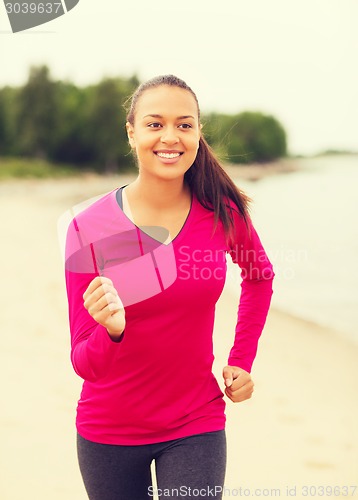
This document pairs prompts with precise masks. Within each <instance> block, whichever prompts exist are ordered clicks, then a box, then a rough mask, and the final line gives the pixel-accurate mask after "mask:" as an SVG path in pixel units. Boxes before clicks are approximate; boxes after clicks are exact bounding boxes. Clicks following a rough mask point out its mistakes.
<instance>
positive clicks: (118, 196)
mask: <svg viewBox="0 0 358 500" xmlns="http://www.w3.org/2000/svg"><path fill="white" fill-rule="evenodd" d="M126 185H127V184H126ZM126 185H124V186H121V187H119V188H117V189H115V190H114V191H113V192H112V195H113V196H112V200H113V201H114V202H115V205H116V209H117V210H119V211H120V213H121V215H122V216H123V217H124V218H125V219H126V221H127V222H129V223H130V224H132V226H133V228H136V229H137V231H139V232H140V233H143V234H144V235H145V236H146V237H149V238H151V239H153V240H155V241H157V242H158V243H161V244H162V245H165V246H168V245H171V244H177V243H178V241H180V240H181V239H182V238H183V237H184V235H185V234H186V232H187V231H188V229H189V226H190V224H191V220H192V218H193V214H194V211H195V206H196V199H195V196H194V194H193V193H192V194H191V202H190V208H189V212H188V215H187V216H186V219H185V221H184V223H183V225H182V227H181V229H180V231H179V232H178V233H177V234H176V235H175V236H174V238H172V239H170V241H169V242H168V243H163V242H161V241H159V240H157V239H156V238H154V237H153V236H151V235H150V234H148V233H147V232H146V231H144V230H143V229H142V228H141V226H137V225H136V224H135V223H134V222H133V221H132V220H131V219H130V218H129V217H128V216H127V214H126V213H125V212H124V211H123V204H122V200H123V198H122V191H123V189H124V188H125V187H126ZM153 227H154V226H153ZM164 229H166V228H164ZM168 233H169V231H168Z"/></svg>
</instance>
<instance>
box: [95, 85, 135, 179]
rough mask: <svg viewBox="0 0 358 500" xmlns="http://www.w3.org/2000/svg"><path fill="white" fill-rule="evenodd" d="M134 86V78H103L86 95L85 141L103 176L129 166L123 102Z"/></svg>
mask: <svg viewBox="0 0 358 500" xmlns="http://www.w3.org/2000/svg"><path fill="white" fill-rule="evenodd" d="M136 86H137V80H136V78H135V77H133V78H131V79H129V80H128V79H121V78H106V79H103V80H102V81H101V82H100V83H99V84H98V85H96V86H94V87H92V88H91V89H90V91H89V99H88V108H87V117H88V126H87V127H86V138H87V142H88V143H90V144H91V145H92V148H93V149H92V152H93V160H94V162H95V163H96V164H97V165H98V167H99V168H100V169H104V171H106V172H113V171H116V170H117V169H118V168H119V167H123V166H125V165H128V163H131V159H130V157H129V156H128V153H129V146H128V141H127V136H126V132H125V128H124V124H125V111H124V108H123V102H124V100H125V99H126V98H127V97H128V95H130V94H131V93H132V92H133V90H134V88H135V87H136Z"/></svg>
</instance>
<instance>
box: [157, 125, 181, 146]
mask: <svg viewBox="0 0 358 500" xmlns="http://www.w3.org/2000/svg"><path fill="white" fill-rule="evenodd" d="M160 140H161V142H164V143H166V144H175V143H177V142H179V138H178V134H177V130H176V129H175V128H174V127H166V128H164V129H163V132H162V135H161V138H160Z"/></svg>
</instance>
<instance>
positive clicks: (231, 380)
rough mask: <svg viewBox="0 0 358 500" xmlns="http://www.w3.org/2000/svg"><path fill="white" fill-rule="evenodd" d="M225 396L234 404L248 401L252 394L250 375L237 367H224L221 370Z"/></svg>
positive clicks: (252, 385)
mask: <svg viewBox="0 0 358 500" xmlns="http://www.w3.org/2000/svg"><path fill="white" fill-rule="evenodd" d="M223 377H224V381H225V394H226V395H227V397H228V398H230V399H231V401H233V402H234V403H240V402H242V401H245V400H246V399H250V398H251V396H252V393H253V392H254V383H253V381H252V378H251V375H250V373H248V372H247V371H245V370H243V369H242V368H239V367H237V366H225V368H224V369H223Z"/></svg>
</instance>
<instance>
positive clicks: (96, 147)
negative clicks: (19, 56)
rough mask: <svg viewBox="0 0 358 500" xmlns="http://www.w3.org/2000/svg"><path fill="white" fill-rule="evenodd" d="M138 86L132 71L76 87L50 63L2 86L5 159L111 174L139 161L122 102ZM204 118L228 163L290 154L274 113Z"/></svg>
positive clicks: (0, 132)
mask: <svg viewBox="0 0 358 500" xmlns="http://www.w3.org/2000/svg"><path fill="white" fill-rule="evenodd" d="M139 83H140V82H139V80H138V78H137V76H135V75H134V76H132V77H130V78H121V77H118V78H104V79H102V80H101V81H100V82H98V83H97V84H95V85H88V86H85V87H78V86H76V85H75V84H74V83H71V82H68V81H55V80H54V79H53V78H52V77H51V74H50V70H49V68H48V67H47V66H45V65H44V66H37V67H36V66H35V67H31V68H30V70H29V75H28V79H27V82H26V83H25V84H24V85H23V86H21V87H10V86H6V87H3V88H1V89H0V156H12V157H19V156H21V157H29V158H42V159H46V160H49V161H53V162H56V163H64V164H71V165H73V166H74V167H75V168H78V169H81V168H82V169H85V168H88V167H91V168H94V169H97V170H98V171H105V172H115V171H119V170H122V169H127V168H128V167H129V166H133V163H134V161H133V158H132V155H131V154H130V150H129V146H128V141H127V136H126V131H125V127H124V124H125V115H126V112H125V109H124V107H123V104H124V102H125V101H126V100H127V98H128V96H130V95H131V94H132V93H133V91H134V90H135V89H136V87H137V86H138V84H139ZM202 122H203V124H204V127H203V133H204V135H205V137H206V139H207V141H208V142H209V144H210V145H211V146H212V147H213V149H214V150H215V151H216V152H217V154H218V155H219V157H220V158H221V159H222V160H223V161H226V162H230V163H252V162H268V161H272V160H275V159H277V158H280V157H283V156H285V155H286V154H287V139H286V132H285V130H284V128H283V126H282V125H281V124H280V123H279V121H278V120H277V119H276V118H274V117H273V116H269V115H265V114H263V113H259V112H250V111H246V112H242V113H239V114H235V115H225V114H220V113H210V114H207V115H204V116H203V117H202Z"/></svg>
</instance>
